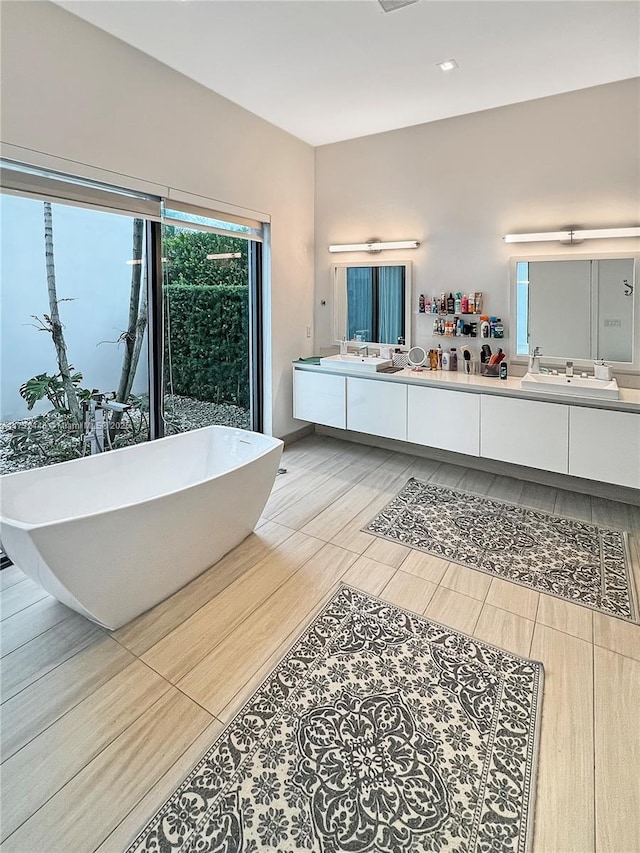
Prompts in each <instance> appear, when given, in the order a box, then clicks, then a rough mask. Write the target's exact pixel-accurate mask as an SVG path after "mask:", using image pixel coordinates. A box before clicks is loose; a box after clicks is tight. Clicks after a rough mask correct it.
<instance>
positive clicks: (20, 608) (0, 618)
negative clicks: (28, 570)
mask: <svg viewBox="0 0 640 853" xmlns="http://www.w3.org/2000/svg"><path fill="white" fill-rule="evenodd" d="M27 580H29V578H27ZM9 589H11V587H9ZM48 595H49V593H48V592H45V590H42V595H41V596H40V598H36V600H35V601H30V602H29V604H25V606H24V607H19V608H18V610H14V612H13V613H10V614H9V615H8V616H0V625H2V623H3V622H5V621H6V620H7V619H11V617H12V616H17V615H18V613H22V611H23V610H28V609H29V607H31V606H32V605H33V604H37V603H38V602H39V601H42V599H43V598H46V597H47V596H48ZM1 612H2V608H0V613H1Z"/></svg>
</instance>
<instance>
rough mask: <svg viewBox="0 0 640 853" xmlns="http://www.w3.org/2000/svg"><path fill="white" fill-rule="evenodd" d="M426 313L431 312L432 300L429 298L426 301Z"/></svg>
mask: <svg viewBox="0 0 640 853" xmlns="http://www.w3.org/2000/svg"><path fill="white" fill-rule="evenodd" d="M424 313H425V314H431V302H430V300H429V299H427V301H426V302H425V303H424Z"/></svg>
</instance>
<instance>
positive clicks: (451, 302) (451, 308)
mask: <svg viewBox="0 0 640 853" xmlns="http://www.w3.org/2000/svg"><path fill="white" fill-rule="evenodd" d="M455 308H456V301H455V299H454V298H453V293H450V294H449V296H448V297H447V314H453V313H454V312H455Z"/></svg>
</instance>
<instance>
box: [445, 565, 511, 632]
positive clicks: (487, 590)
mask: <svg viewBox="0 0 640 853" xmlns="http://www.w3.org/2000/svg"><path fill="white" fill-rule="evenodd" d="M443 578H444V575H443ZM492 583H493V580H491V581H490V582H489V583H488V584H487V588H486V590H485V593H484V598H483V599H482V606H481V607H480V610H479V611H478V615H477V616H476V621H475V622H474V625H473V631H472V632H471V633H472V634H475V632H476V631H477V630H478V623H479V622H480V617H481V616H482V612H483V610H484V608H485V606H486V604H487V596H488V595H489V590H490V589H491V584H492ZM476 600H479V599H476ZM489 606H490V607H492V606H493V605H491V604H490V605H489ZM505 612H508V611H505Z"/></svg>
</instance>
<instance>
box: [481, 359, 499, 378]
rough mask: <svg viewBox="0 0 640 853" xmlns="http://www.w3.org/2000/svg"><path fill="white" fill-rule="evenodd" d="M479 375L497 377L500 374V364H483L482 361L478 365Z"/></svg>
mask: <svg viewBox="0 0 640 853" xmlns="http://www.w3.org/2000/svg"><path fill="white" fill-rule="evenodd" d="M480 376H490V377H492V378H493V379H498V378H499V376H500V365H499V364H485V363H484V362H483V363H482V364H481V365H480Z"/></svg>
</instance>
